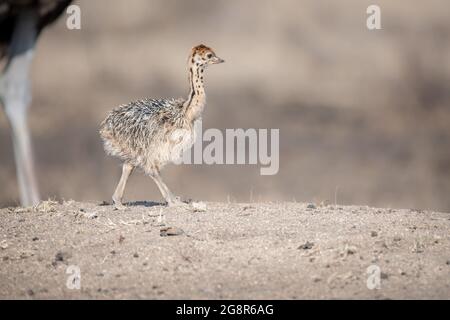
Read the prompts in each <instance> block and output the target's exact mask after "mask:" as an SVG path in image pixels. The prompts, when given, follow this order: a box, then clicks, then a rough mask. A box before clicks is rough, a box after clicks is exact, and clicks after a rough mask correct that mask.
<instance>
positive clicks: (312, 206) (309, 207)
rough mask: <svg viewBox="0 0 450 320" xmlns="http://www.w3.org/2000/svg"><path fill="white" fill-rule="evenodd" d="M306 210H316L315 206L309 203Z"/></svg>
mask: <svg viewBox="0 0 450 320" xmlns="http://www.w3.org/2000/svg"><path fill="white" fill-rule="evenodd" d="M306 209H316V206H315V205H314V204H312V203H310V204H308V205H307V206H306Z"/></svg>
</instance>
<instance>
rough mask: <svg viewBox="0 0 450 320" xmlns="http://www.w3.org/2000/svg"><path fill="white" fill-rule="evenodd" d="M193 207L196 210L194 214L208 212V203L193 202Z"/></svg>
mask: <svg viewBox="0 0 450 320" xmlns="http://www.w3.org/2000/svg"><path fill="white" fill-rule="evenodd" d="M192 207H193V208H194V212H205V211H206V203H204V202H192Z"/></svg>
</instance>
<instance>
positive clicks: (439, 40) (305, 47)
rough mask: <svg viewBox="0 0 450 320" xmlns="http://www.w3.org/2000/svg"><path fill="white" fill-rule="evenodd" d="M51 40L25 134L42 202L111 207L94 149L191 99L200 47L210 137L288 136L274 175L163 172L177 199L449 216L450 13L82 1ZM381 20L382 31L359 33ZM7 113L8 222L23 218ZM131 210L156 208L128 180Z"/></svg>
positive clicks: (385, 6) (2, 177) (400, 0)
mask: <svg viewBox="0 0 450 320" xmlns="http://www.w3.org/2000/svg"><path fill="white" fill-rule="evenodd" d="M75 3H76V4H78V5H80V7H81V14H82V28H81V30H68V29H67V28H66V25H65V20H66V17H67V16H62V17H61V18H60V20H58V22H57V23H56V24H54V25H52V26H50V27H49V28H47V29H46V30H45V31H44V34H43V35H42V36H41V38H40V39H39V42H38V47H37V51H36V58H35V61H34V64H33V103H32V106H31V108H30V119H29V120H30V127H31V131H32V136H33V143H34V145H33V147H34V152H35V161H36V167H37V171H38V180H39V186H40V189H41V195H42V198H44V199H46V198H55V199H66V200H69V199H74V200H80V201H102V200H108V201H109V199H110V197H111V195H112V192H113V190H114V188H115V186H116V183H117V182H118V179H119V177H120V170H121V169H120V163H119V162H118V161H117V160H115V159H113V158H110V157H107V156H106V155H105V153H104V151H103V148H102V144H101V141H100V138H99V135H98V128H99V124H100V122H101V121H102V120H103V119H104V118H105V116H106V115H107V113H108V111H109V110H111V109H112V108H114V107H116V106H118V105H120V104H123V103H127V102H129V101H131V100H135V99H138V98H142V97H154V98H158V97H184V96H187V93H188V83H187V69H186V59H187V55H188V53H189V50H190V48H191V47H192V46H194V45H197V44H200V43H204V44H206V45H208V46H211V47H212V48H214V49H215V51H216V53H217V54H218V55H219V56H220V57H222V58H224V59H225V60H226V64H224V65H219V66H217V67H211V68H209V69H208V70H207V75H206V86H207V88H206V90H207V95H208V99H207V100H208V104H207V107H206V109H205V113H204V117H203V127H204V129H206V128H213V127H214V128H219V129H225V128H278V129H280V170H279V173H278V174H277V175H274V176H261V175H260V172H259V166H254V165H253V166H251V165H241V166H239V165H213V166H208V165H182V166H175V165H170V166H168V167H166V169H165V170H164V171H163V176H164V178H165V181H166V182H167V184H168V185H169V187H170V188H171V189H172V190H173V191H174V193H176V194H178V195H182V196H184V197H186V198H193V199H196V200H211V201H228V200H229V201H243V202H248V201H267V200H271V201H278V200H288V201H291V200H296V201H306V202H317V203H320V202H326V201H329V202H331V203H334V202H335V201H336V202H337V203H339V204H361V205H371V206H382V207H405V208H426V209H434V210H442V211H450V41H449V40H450V10H449V9H450V8H449V4H448V1H446V0H429V1H426V2H424V1H414V2H411V1H407V0H396V1H390V0H377V1H365V0H341V1H333V0H320V1H318V0H307V1H306V0H302V1H300V0H281V1H271V0H247V1H238V0H220V1H208V0H192V1H174V0H169V1H167V0H164V1H163V0H152V1H149V0H128V1H123V0H95V1H92V0H90V1H88V0H84V1H76V2H75ZM371 4H378V5H379V6H380V7H381V21H382V28H383V29H382V30H374V31H370V30H368V29H367V27H366V19H367V14H366V9H367V7H368V6H369V5H371ZM15 174H16V172H15V166H14V156H13V151H12V143H11V137H10V133H9V129H8V123H7V120H6V118H5V115H4V113H3V112H0V207H4V206H9V205H16V204H18V203H19V191H18V186H17V181H16V177H15ZM125 197H126V200H128V201H134V200H161V196H160V193H159V191H158V190H157V188H156V186H155V184H154V183H153V181H151V179H149V178H147V177H145V176H144V175H143V174H142V173H135V174H134V175H133V176H132V177H131V179H130V181H129V184H128V186H127V190H126V194H125Z"/></svg>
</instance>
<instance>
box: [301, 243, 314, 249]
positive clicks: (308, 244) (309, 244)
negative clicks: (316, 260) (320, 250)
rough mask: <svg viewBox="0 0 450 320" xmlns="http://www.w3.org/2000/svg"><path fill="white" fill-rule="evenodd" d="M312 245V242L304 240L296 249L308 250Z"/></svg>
mask: <svg viewBox="0 0 450 320" xmlns="http://www.w3.org/2000/svg"><path fill="white" fill-rule="evenodd" d="M313 246H314V242H309V241H306V242H305V243H304V244H302V245H300V246H299V247H298V248H297V249H300V250H309V249H312V247H313Z"/></svg>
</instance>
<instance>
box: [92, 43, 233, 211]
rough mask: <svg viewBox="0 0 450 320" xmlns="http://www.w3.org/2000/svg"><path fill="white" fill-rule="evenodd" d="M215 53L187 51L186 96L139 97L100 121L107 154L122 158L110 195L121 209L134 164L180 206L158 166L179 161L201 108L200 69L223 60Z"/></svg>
mask: <svg viewBox="0 0 450 320" xmlns="http://www.w3.org/2000/svg"><path fill="white" fill-rule="evenodd" d="M222 62H224V60H222V59H220V58H219V57H217V56H216V54H215V53H214V51H213V50H212V49H210V48H208V47H206V46H204V45H198V46H196V47H194V48H193V49H192V51H191V54H190V55H189V59H188V67H189V85H190V92H189V96H188V98H187V99H143V100H139V101H134V102H131V103H128V104H126V105H122V106H120V107H118V108H116V109H114V110H113V111H111V112H110V114H109V115H108V116H107V117H106V119H105V120H104V121H103V122H102V124H101V128H100V136H101V138H102V140H103V143H104V148H105V151H106V153H107V154H109V155H112V156H115V157H118V158H119V159H121V160H122V161H123V166H122V176H121V178H120V181H119V184H118V185H117V188H116V190H115V192H114V194H113V196H112V199H113V201H114V205H115V206H116V208H118V209H122V208H123V207H124V206H123V204H122V197H123V193H124V190H125V185H126V182H127V180H128V177H129V176H130V174H131V172H132V171H133V169H134V168H135V167H139V168H141V169H143V170H144V172H145V173H146V174H148V175H149V176H150V177H151V178H152V179H153V180H154V181H155V183H156V185H157V186H158V188H159V190H160V191H161V194H162V195H163V197H164V199H165V200H166V201H167V204H168V205H169V206H174V205H180V204H183V202H182V201H180V199H179V198H178V197H175V196H174V195H173V194H172V192H171V191H170V190H169V188H168V187H167V186H166V184H165V183H164V182H163V181H162V179H161V176H160V170H161V169H162V168H163V167H164V165H166V164H167V163H169V162H177V161H179V160H180V159H181V157H182V154H183V151H184V150H187V149H188V148H190V147H191V146H192V145H193V143H194V141H195V136H194V123H195V122H196V121H198V120H200V119H201V116H202V112H203V109H204V107H205V102H206V101H205V98H206V96H205V88H204V84H203V73H204V70H205V69H206V67H207V66H208V65H211V64H218V63H222Z"/></svg>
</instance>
